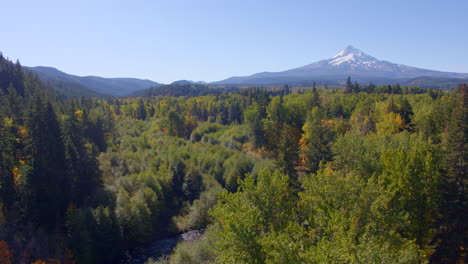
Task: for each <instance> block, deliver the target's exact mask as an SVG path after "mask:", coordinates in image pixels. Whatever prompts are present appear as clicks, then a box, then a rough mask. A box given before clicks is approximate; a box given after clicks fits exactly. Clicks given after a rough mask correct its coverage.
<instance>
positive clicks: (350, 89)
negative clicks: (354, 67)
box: [345, 76, 354, 93]
mask: <svg viewBox="0 0 468 264" xmlns="http://www.w3.org/2000/svg"><path fill="white" fill-rule="evenodd" d="M353 90H354V85H353V83H352V82H351V77H349V76H348V79H346V87H345V93H352V92H353Z"/></svg>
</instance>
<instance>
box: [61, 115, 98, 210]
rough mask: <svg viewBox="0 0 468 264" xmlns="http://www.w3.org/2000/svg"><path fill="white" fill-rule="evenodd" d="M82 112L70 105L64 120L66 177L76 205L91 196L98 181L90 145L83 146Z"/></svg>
mask: <svg viewBox="0 0 468 264" xmlns="http://www.w3.org/2000/svg"><path fill="white" fill-rule="evenodd" d="M82 113H83V112H82V111H81V110H75V108H74V107H72V108H71V110H70V112H69V113H68V117H67V118H66V119H65V122H64V144H65V154H66V158H67V165H68V169H67V177H68V178H69V180H70V184H71V186H70V193H71V199H72V201H73V202H74V203H75V204H76V205H78V206H81V205H83V204H84V203H85V202H86V201H87V200H88V199H89V198H90V197H91V195H92V194H93V193H94V191H95V190H96V188H97V187H98V185H99V182H100V181H99V174H98V166H97V161H96V159H95V158H94V155H93V154H94V153H93V151H92V149H91V146H90V145H89V149H87V147H86V146H85V139H84V132H83V126H82V124H83V120H82V118H83V117H82V115H83V114H82ZM80 115H81V116H80ZM80 119H81V120H80Z"/></svg>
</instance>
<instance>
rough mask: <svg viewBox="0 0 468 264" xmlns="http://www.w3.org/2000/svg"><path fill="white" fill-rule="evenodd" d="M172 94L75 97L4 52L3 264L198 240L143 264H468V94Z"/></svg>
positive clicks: (122, 253) (191, 90)
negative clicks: (189, 237)
mask: <svg viewBox="0 0 468 264" xmlns="http://www.w3.org/2000/svg"><path fill="white" fill-rule="evenodd" d="M176 88H177V89H176V90H171V87H170V86H168V87H163V88H162V89H161V90H158V89H157V88H154V89H152V90H148V91H146V92H145V94H139V95H140V96H142V97H133V98H109V99H99V98H79V99H78V98H64V96H63V94H57V93H56V92H54V90H53V89H52V88H49V87H48V86H47V85H46V84H43V83H41V82H40V81H39V80H38V79H37V77H35V76H34V75H33V74H32V73H31V72H24V71H23V69H22V67H21V65H20V64H19V62H18V63H16V64H15V63H12V62H10V61H8V60H6V59H5V58H4V57H2V56H0V263H67V264H69V263H118V262H121V263H137V262H132V260H131V259H129V258H128V257H126V256H127V255H128V254H126V253H128V252H129V251H130V250H132V249H134V248H137V247H140V246H142V245H145V244H146V243H148V242H149V241H151V240H152V239H154V238H158V237H164V236H167V235H170V234H178V233H181V232H184V231H188V230H204V234H203V236H202V238H201V239H198V240H195V241H191V242H181V243H179V244H178V245H177V246H176V247H175V249H174V250H173V251H172V253H171V254H170V255H167V256H156V257H155V259H152V260H148V261H147V263H428V262H429V263H464V261H465V260H466V258H467V252H466V247H467V245H466V239H467V237H466V220H465V219H466V217H467V208H468V207H467V204H466V201H467V197H466V195H467V193H466V184H467V174H466V159H467V149H468V147H467V142H468V139H467V135H468V131H467V129H468V128H467V124H468V122H467V121H468V120H467V114H468V111H467V100H468V86H467V85H459V87H458V89H456V90H454V91H451V92H442V91H439V90H431V89H427V90H426V89H420V88H418V87H403V86H400V85H398V84H395V85H380V86H375V85H373V84H365V85H363V84H359V83H356V82H352V80H351V79H350V78H349V79H348V80H347V82H346V87H345V89H343V90H325V89H320V88H317V87H315V84H314V85H313V87H311V88H308V89H305V88H300V89H293V88H290V87H288V86H284V87H282V88H278V89H274V90H267V89H263V88H245V89H231V90H216V91H215V90H210V89H211V88H209V87H205V86H203V85H195V86H194V85H186V86H178V87H176ZM171 93H172V94H171ZM144 261H146V260H144ZM139 263H141V262H139Z"/></svg>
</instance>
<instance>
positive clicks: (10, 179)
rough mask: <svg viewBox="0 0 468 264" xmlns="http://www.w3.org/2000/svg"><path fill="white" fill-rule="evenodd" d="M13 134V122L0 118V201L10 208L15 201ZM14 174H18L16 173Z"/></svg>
mask: <svg viewBox="0 0 468 264" xmlns="http://www.w3.org/2000/svg"><path fill="white" fill-rule="evenodd" d="M15 141H16V138H15V134H14V125H13V120H12V119H10V118H7V117H5V118H1V116H0V201H3V203H4V205H5V206H6V207H7V208H10V207H11V206H12V204H13V202H14V201H15V196H16V195H15V194H16V192H15V184H14V177H15V176H14V171H15V170H17V169H18V168H15V156H14V154H15V152H16V150H15V147H16V146H15ZM16 173H18V172H17V171H16Z"/></svg>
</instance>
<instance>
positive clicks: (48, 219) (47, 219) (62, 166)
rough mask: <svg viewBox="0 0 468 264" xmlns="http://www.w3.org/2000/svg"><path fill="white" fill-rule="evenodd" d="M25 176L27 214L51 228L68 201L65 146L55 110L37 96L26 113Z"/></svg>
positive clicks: (59, 219) (60, 216)
mask: <svg viewBox="0 0 468 264" xmlns="http://www.w3.org/2000/svg"><path fill="white" fill-rule="evenodd" d="M27 127H28V130H29V132H30V142H29V145H28V150H29V151H28V152H29V155H30V159H31V167H32V168H31V171H30V172H29V173H28V175H27V183H26V184H27V186H26V192H27V195H28V197H29V199H28V213H29V214H30V216H31V218H32V219H33V220H34V221H35V222H36V223H38V224H39V225H41V226H43V227H46V228H53V227H54V226H56V224H58V223H61V222H62V220H63V216H64V214H65V210H66V208H67V205H68V201H69V187H70V184H69V182H67V178H66V173H67V165H66V160H65V149H64V145H63V140H62V135H61V132H60V127H59V123H58V121H57V117H56V114H55V111H54V109H53V107H52V104H51V103H50V102H48V103H45V104H44V103H43V101H42V99H41V98H40V97H37V98H36V99H35V101H34V103H33V106H32V109H31V111H30V113H29V118H28V124H27Z"/></svg>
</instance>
